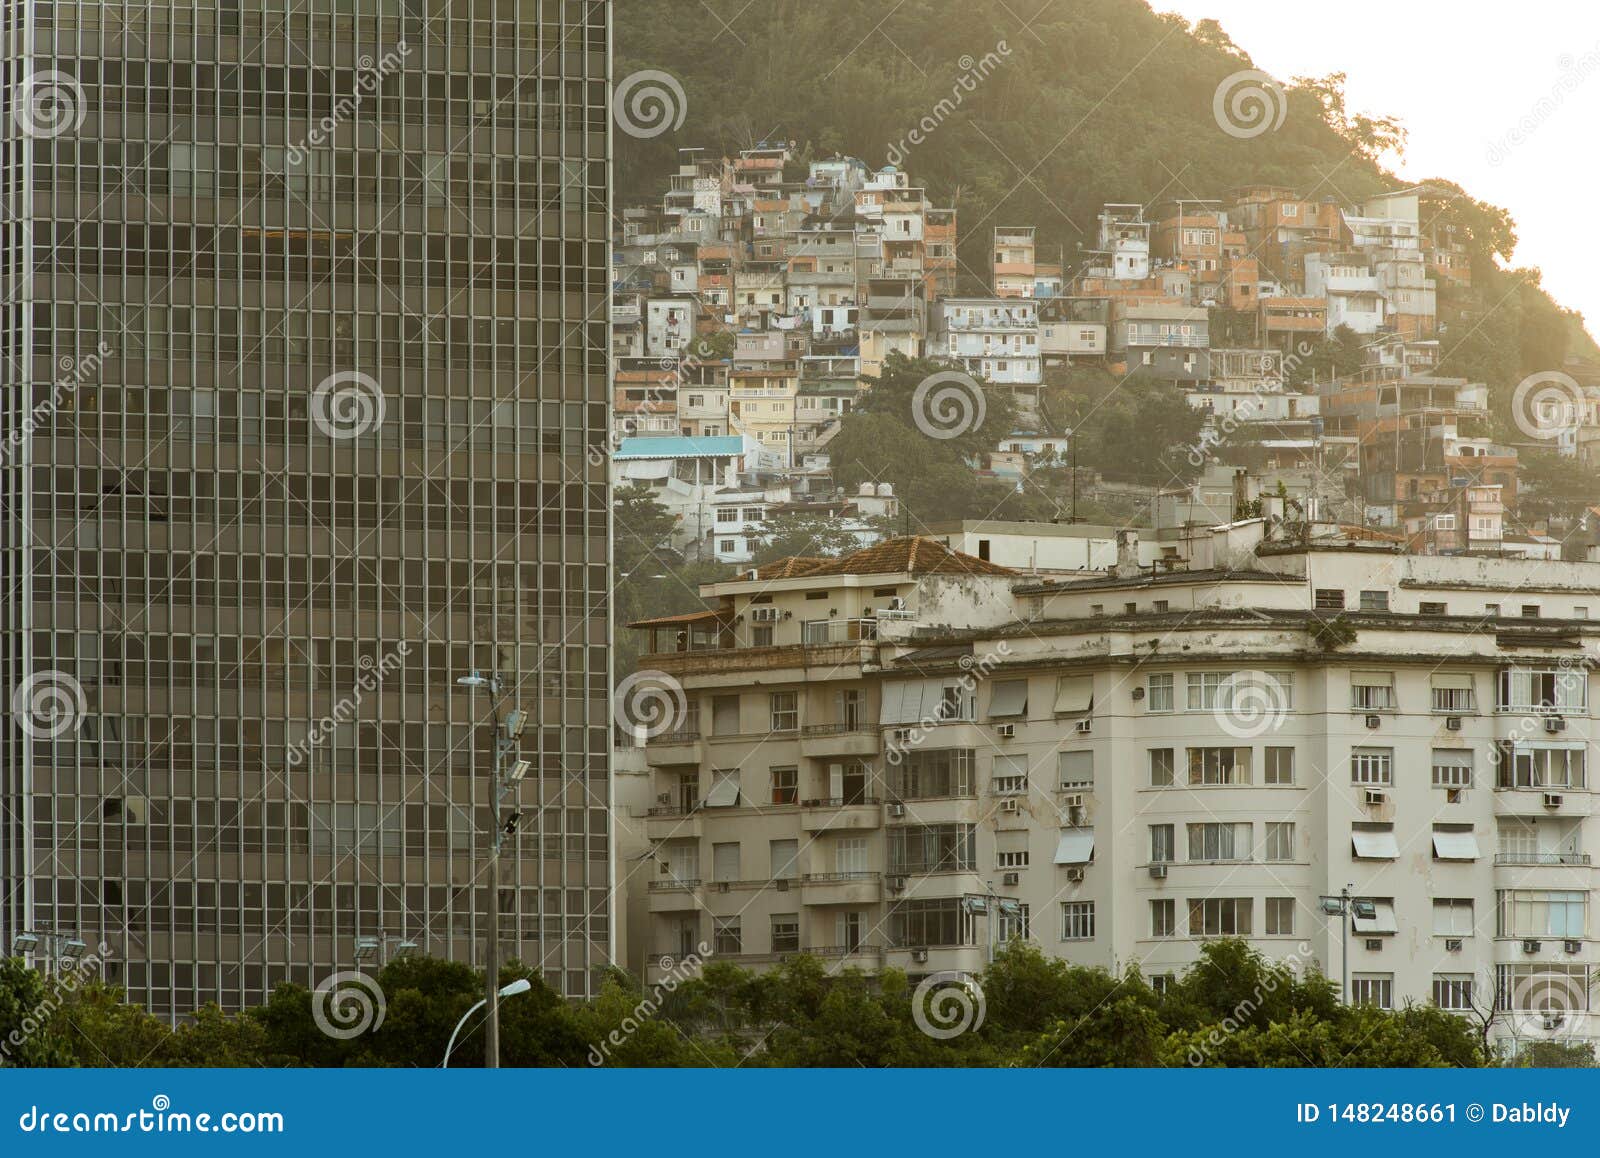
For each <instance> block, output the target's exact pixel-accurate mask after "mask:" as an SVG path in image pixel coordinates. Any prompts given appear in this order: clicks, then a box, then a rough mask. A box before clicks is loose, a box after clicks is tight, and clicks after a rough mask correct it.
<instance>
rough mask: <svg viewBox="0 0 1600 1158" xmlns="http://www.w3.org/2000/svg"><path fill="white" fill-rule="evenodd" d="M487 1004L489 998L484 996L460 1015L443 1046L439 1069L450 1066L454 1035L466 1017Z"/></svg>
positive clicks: (445, 1068)
mask: <svg viewBox="0 0 1600 1158" xmlns="http://www.w3.org/2000/svg"><path fill="white" fill-rule="evenodd" d="M488 1004H489V999H488V998H487V997H485V998H484V999H483V1000H481V1001H479V1002H478V1004H476V1005H474V1006H473V1007H472V1008H471V1009H469V1010H467V1011H466V1012H465V1013H463V1014H462V1015H461V1020H460V1021H458V1022H456V1027H455V1029H454V1030H452V1031H451V1033H450V1044H449V1045H447V1046H445V1047H444V1061H443V1062H442V1063H440V1065H439V1068H440V1069H444V1070H447V1069H449V1068H450V1051H451V1050H453V1049H455V1048H456V1037H457V1035H458V1034H460V1032H461V1027H462V1026H463V1025H465V1024H467V1018H469V1017H471V1016H472V1015H473V1014H474V1013H477V1012H478V1010H480V1009H482V1008H483V1007H484V1006H485V1005H488Z"/></svg>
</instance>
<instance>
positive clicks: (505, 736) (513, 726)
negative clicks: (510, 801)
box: [456, 671, 528, 1069]
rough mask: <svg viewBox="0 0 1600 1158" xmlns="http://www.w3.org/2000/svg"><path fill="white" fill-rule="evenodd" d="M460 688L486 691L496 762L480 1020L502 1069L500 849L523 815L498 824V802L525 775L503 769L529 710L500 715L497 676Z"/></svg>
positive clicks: (491, 1061)
mask: <svg viewBox="0 0 1600 1158" xmlns="http://www.w3.org/2000/svg"><path fill="white" fill-rule="evenodd" d="M456 683H458V684H460V685H461V686H462V687H464V688H468V689H471V690H472V691H480V690H482V691H487V692H488V693H489V695H490V700H489V705H490V711H491V712H492V713H493V716H494V766H493V768H492V769H491V772H490V784H489V823H490V825H491V826H492V827H493V829H494V840H493V843H491V844H490V846H489V871H488V873H487V874H486V875H487V877H488V890H489V903H488V906H487V907H488V910H489V914H488V921H489V926H488V930H487V932H486V934H485V942H486V943H485V946H484V999H483V1003H484V1004H485V1005H487V1006H488V1007H489V1014H488V1017H487V1018H486V1019H485V1022H484V1035H483V1036H484V1042H483V1051H484V1062H483V1064H484V1065H485V1067H487V1068H488V1069H499V1068H500V988H499V986H500V849H501V846H502V845H503V844H504V843H505V838H506V837H508V836H514V835H516V831H517V824H518V822H519V821H521V819H522V813H521V812H520V811H518V810H517V809H515V808H513V809H512V810H511V811H510V813H508V814H507V816H506V819H505V820H504V821H503V822H502V820H501V819H500V804H501V802H502V801H503V800H504V799H505V797H506V796H507V795H508V794H509V793H511V792H512V791H513V790H515V788H516V786H517V785H518V784H520V783H521V782H522V779H523V777H524V776H526V775H527V774H528V761H526V760H517V761H515V762H513V763H512V764H511V766H510V768H509V769H506V768H505V761H506V758H507V757H509V756H510V755H512V754H513V753H514V752H516V750H517V738H518V737H519V736H521V735H522V729H523V727H524V726H525V725H526V724H527V722H528V714H527V713H526V712H524V711H523V710H522V709H521V708H513V709H512V710H511V711H510V712H509V713H507V714H506V715H505V716H504V717H503V718H502V716H501V711H500V709H501V704H502V699H503V695H504V687H503V686H502V684H501V683H500V677H499V676H498V675H488V676H486V675H483V674H481V673H480V672H476V671H475V672H473V673H472V674H471V675H469V676H462V677H461V678H460V679H458V680H456Z"/></svg>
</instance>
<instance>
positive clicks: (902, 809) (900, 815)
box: [889, 800, 906, 820]
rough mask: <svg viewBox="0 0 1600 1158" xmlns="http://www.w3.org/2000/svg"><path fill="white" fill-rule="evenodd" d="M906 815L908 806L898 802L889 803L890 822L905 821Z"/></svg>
mask: <svg viewBox="0 0 1600 1158" xmlns="http://www.w3.org/2000/svg"><path fill="white" fill-rule="evenodd" d="M905 815H906V806H905V805H904V804H901V803H900V802H899V801H898V800H891V801H889V819H890V820H903V819H905Z"/></svg>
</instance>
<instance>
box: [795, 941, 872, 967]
mask: <svg viewBox="0 0 1600 1158" xmlns="http://www.w3.org/2000/svg"><path fill="white" fill-rule="evenodd" d="M801 952H804V953H807V954H810V955H811V956H812V957H822V958H825V959H828V958H831V959H835V960H845V961H850V962H853V963H855V964H857V965H862V966H867V967H871V968H878V967H881V966H882V965H883V946H882V945H807V946H806V947H805V948H804V949H803V950H801Z"/></svg>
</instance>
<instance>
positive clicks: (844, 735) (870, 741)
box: [800, 722, 883, 760]
mask: <svg viewBox="0 0 1600 1158" xmlns="http://www.w3.org/2000/svg"><path fill="white" fill-rule="evenodd" d="M882 750H883V733H882V732H880V731H879V730H878V728H877V726H876V725H871V724H866V723H859V722H858V723H850V724H808V725H806V727H805V728H803V729H802V730H801V732H800V755H802V756H804V757H806V758H808V759H817V760H825V759H827V758H829V757H831V756H876V755H877V754H878V753H879V752H881V751H882Z"/></svg>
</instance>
